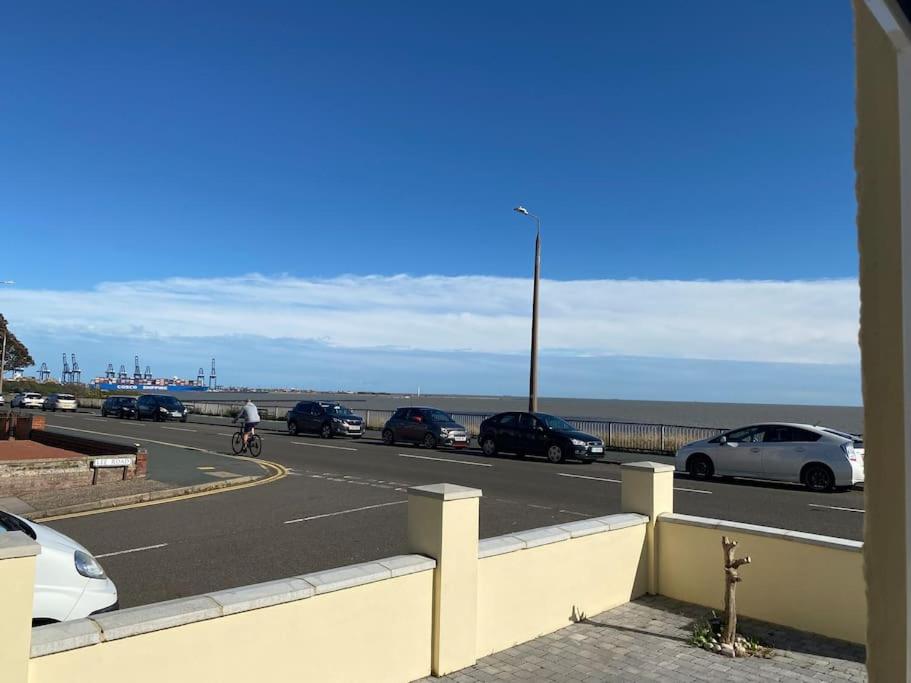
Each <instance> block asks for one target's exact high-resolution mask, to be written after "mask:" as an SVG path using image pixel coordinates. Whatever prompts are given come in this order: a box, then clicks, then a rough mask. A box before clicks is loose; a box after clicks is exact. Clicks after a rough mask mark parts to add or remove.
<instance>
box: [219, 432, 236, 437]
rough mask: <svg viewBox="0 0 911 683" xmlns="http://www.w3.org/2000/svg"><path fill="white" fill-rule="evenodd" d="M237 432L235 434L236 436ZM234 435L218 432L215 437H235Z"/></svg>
mask: <svg viewBox="0 0 911 683" xmlns="http://www.w3.org/2000/svg"><path fill="white" fill-rule="evenodd" d="M236 433H237V432H234V434H236ZM234 434H225V433H224V432H216V433H215V436H234Z"/></svg>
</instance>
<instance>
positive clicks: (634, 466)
mask: <svg viewBox="0 0 911 683" xmlns="http://www.w3.org/2000/svg"><path fill="white" fill-rule="evenodd" d="M620 469H621V471H622V470H649V471H651V472H655V473H658V472H673V471H674V466H673V465H666V464H664V463H661V462H652V461H651V460H643V461H642V462H624V463H622V464H621V465H620Z"/></svg>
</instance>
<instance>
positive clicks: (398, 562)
mask: <svg viewBox="0 0 911 683" xmlns="http://www.w3.org/2000/svg"><path fill="white" fill-rule="evenodd" d="M377 564H381V565H383V566H384V567H385V568H386V569H388V570H389V572H390V574H391V575H392V578H396V577H397V576H405V575H407V574H416V573H417V572H423V571H427V570H429V569H435V568H436V566H437V561H436V560H435V559H433V558H432V557H427V556H426V555H395V556H394V557H387V558H385V559H382V560H377Z"/></svg>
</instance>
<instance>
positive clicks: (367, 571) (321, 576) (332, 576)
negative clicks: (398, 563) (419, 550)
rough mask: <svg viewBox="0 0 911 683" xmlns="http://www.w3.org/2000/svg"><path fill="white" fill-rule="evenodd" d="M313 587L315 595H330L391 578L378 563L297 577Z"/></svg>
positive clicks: (356, 565)
mask: <svg viewBox="0 0 911 683" xmlns="http://www.w3.org/2000/svg"><path fill="white" fill-rule="evenodd" d="M297 578H299V579H302V580H304V581H306V582H307V583H309V584H310V585H312V586H313V588H314V589H315V591H316V594H317V595H322V594H323V593H331V592H332V591H337V590H341V589H343V588H353V587H354V586H362V585H364V584H366V583H373V582H374V581H382V580H384V579H390V578H392V572H391V571H390V570H389V569H388V568H386V567H384V566H383V565H381V564H380V563H378V562H365V563H363V564H352V565H350V566H348V567H339V568H338V569H327V570H326V571H322V572H314V573H312V574H304V575H303V576H299V577H297Z"/></svg>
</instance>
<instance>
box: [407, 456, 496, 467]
mask: <svg viewBox="0 0 911 683" xmlns="http://www.w3.org/2000/svg"><path fill="white" fill-rule="evenodd" d="M399 457H400V458H417V459H418V460H437V461H438V462H454V463H456V464H459V465H472V466H474V467H493V465H491V464H490V463H486V462H468V461H467V460H454V459H452V458H431V457H430V456H429V455H411V454H409V453H399Z"/></svg>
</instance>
